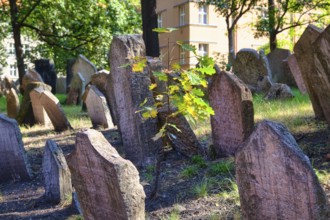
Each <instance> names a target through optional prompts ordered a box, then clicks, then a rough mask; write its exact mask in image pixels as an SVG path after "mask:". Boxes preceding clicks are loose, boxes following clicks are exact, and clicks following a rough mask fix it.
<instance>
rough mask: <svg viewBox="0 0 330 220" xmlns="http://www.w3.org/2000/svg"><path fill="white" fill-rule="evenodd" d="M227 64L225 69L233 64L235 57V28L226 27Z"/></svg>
mask: <svg viewBox="0 0 330 220" xmlns="http://www.w3.org/2000/svg"><path fill="white" fill-rule="evenodd" d="M228 49H229V54H228V65H227V68H226V70H230V68H231V66H232V65H233V62H234V59H235V30H234V28H229V29H228Z"/></svg>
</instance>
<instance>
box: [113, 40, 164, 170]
mask: <svg viewBox="0 0 330 220" xmlns="http://www.w3.org/2000/svg"><path fill="white" fill-rule="evenodd" d="M135 57H140V58H141V57H145V46H144V43H143V39H142V36H141V35H125V36H117V37H114V39H113V40H112V43H111V47H110V56H109V62H110V67H111V71H110V72H111V74H110V75H109V78H108V81H107V99H108V100H110V106H111V109H113V111H114V116H115V118H112V119H113V120H114V121H115V122H116V123H115V124H117V125H118V128H119V130H120V132H121V135H122V140H123V145H124V151H125V156H126V158H127V159H129V160H131V161H132V162H133V163H134V164H135V165H137V166H142V165H143V164H144V162H145V161H151V160H156V158H157V157H156V155H157V154H158V152H159V150H161V149H162V141H161V140H160V139H159V140H157V141H153V140H152V138H153V137H154V136H155V135H156V134H157V133H158V126H157V125H158V121H157V119H156V118H150V119H147V120H144V119H143V117H142V113H141V112H139V113H136V112H137V111H138V110H140V104H141V103H142V102H143V101H144V100H145V99H147V100H148V101H147V103H146V106H151V105H154V103H155V101H154V99H153V95H152V92H151V91H150V90H149V86H150V84H151V81H150V77H149V74H148V72H147V71H143V72H139V73H136V72H133V71H132V68H131V67H130V66H127V65H126V67H123V65H125V64H132V63H133V62H134V58H135ZM144 165H145V164H144Z"/></svg>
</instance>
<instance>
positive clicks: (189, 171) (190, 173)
mask: <svg viewBox="0 0 330 220" xmlns="http://www.w3.org/2000/svg"><path fill="white" fill-rule="evenodd" d="M198 171H199V169H198V167H197V166H195V165H193V166H188V167H186V168H185V169H183V170H182V171H181V176H182V177H183V178H187V179H188V178H192V177H194V176H197V174H198Z"/></svg>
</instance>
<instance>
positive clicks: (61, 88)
mask: <svg viewBox="0 0 330 220" xmlns="http://www.w3.org/2000/svg"><path fill="white" fill-rule="evenodd" d="M56 93H57V94H65V93H66V77H64V76H60V77H57V80H56Z"/></svg>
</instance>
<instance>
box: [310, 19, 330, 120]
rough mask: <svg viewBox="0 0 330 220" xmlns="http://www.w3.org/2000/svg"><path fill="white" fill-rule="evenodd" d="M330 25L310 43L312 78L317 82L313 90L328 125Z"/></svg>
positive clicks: (329, 110) (329, 108)
mask: <svg viewBox="0 0 330 220" xmlns="http://www.w3.org/2000/svg"><path fill="white" fill-rule="evenodd" d="M329 35H330V25H329V26H328V27H327V28H326V29H324V31H323V32H322V33H321V34H320V36H319V37H318V38H317V39H316V40H315V41H314V43H313V44H312V47H313V50H314V64H315V70H314V73H313V80H314V81H315V83H316V82H317V84H315V85H313V86H314V91H315V92H316V94H317V97H318V99H319V102H320V105H321V108H322V111H323V114H324V116H325V119H326V121H327V122H328V125H329V126H330V63H329V58H330V51H329V47H330V36H329Z"/></svg>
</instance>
